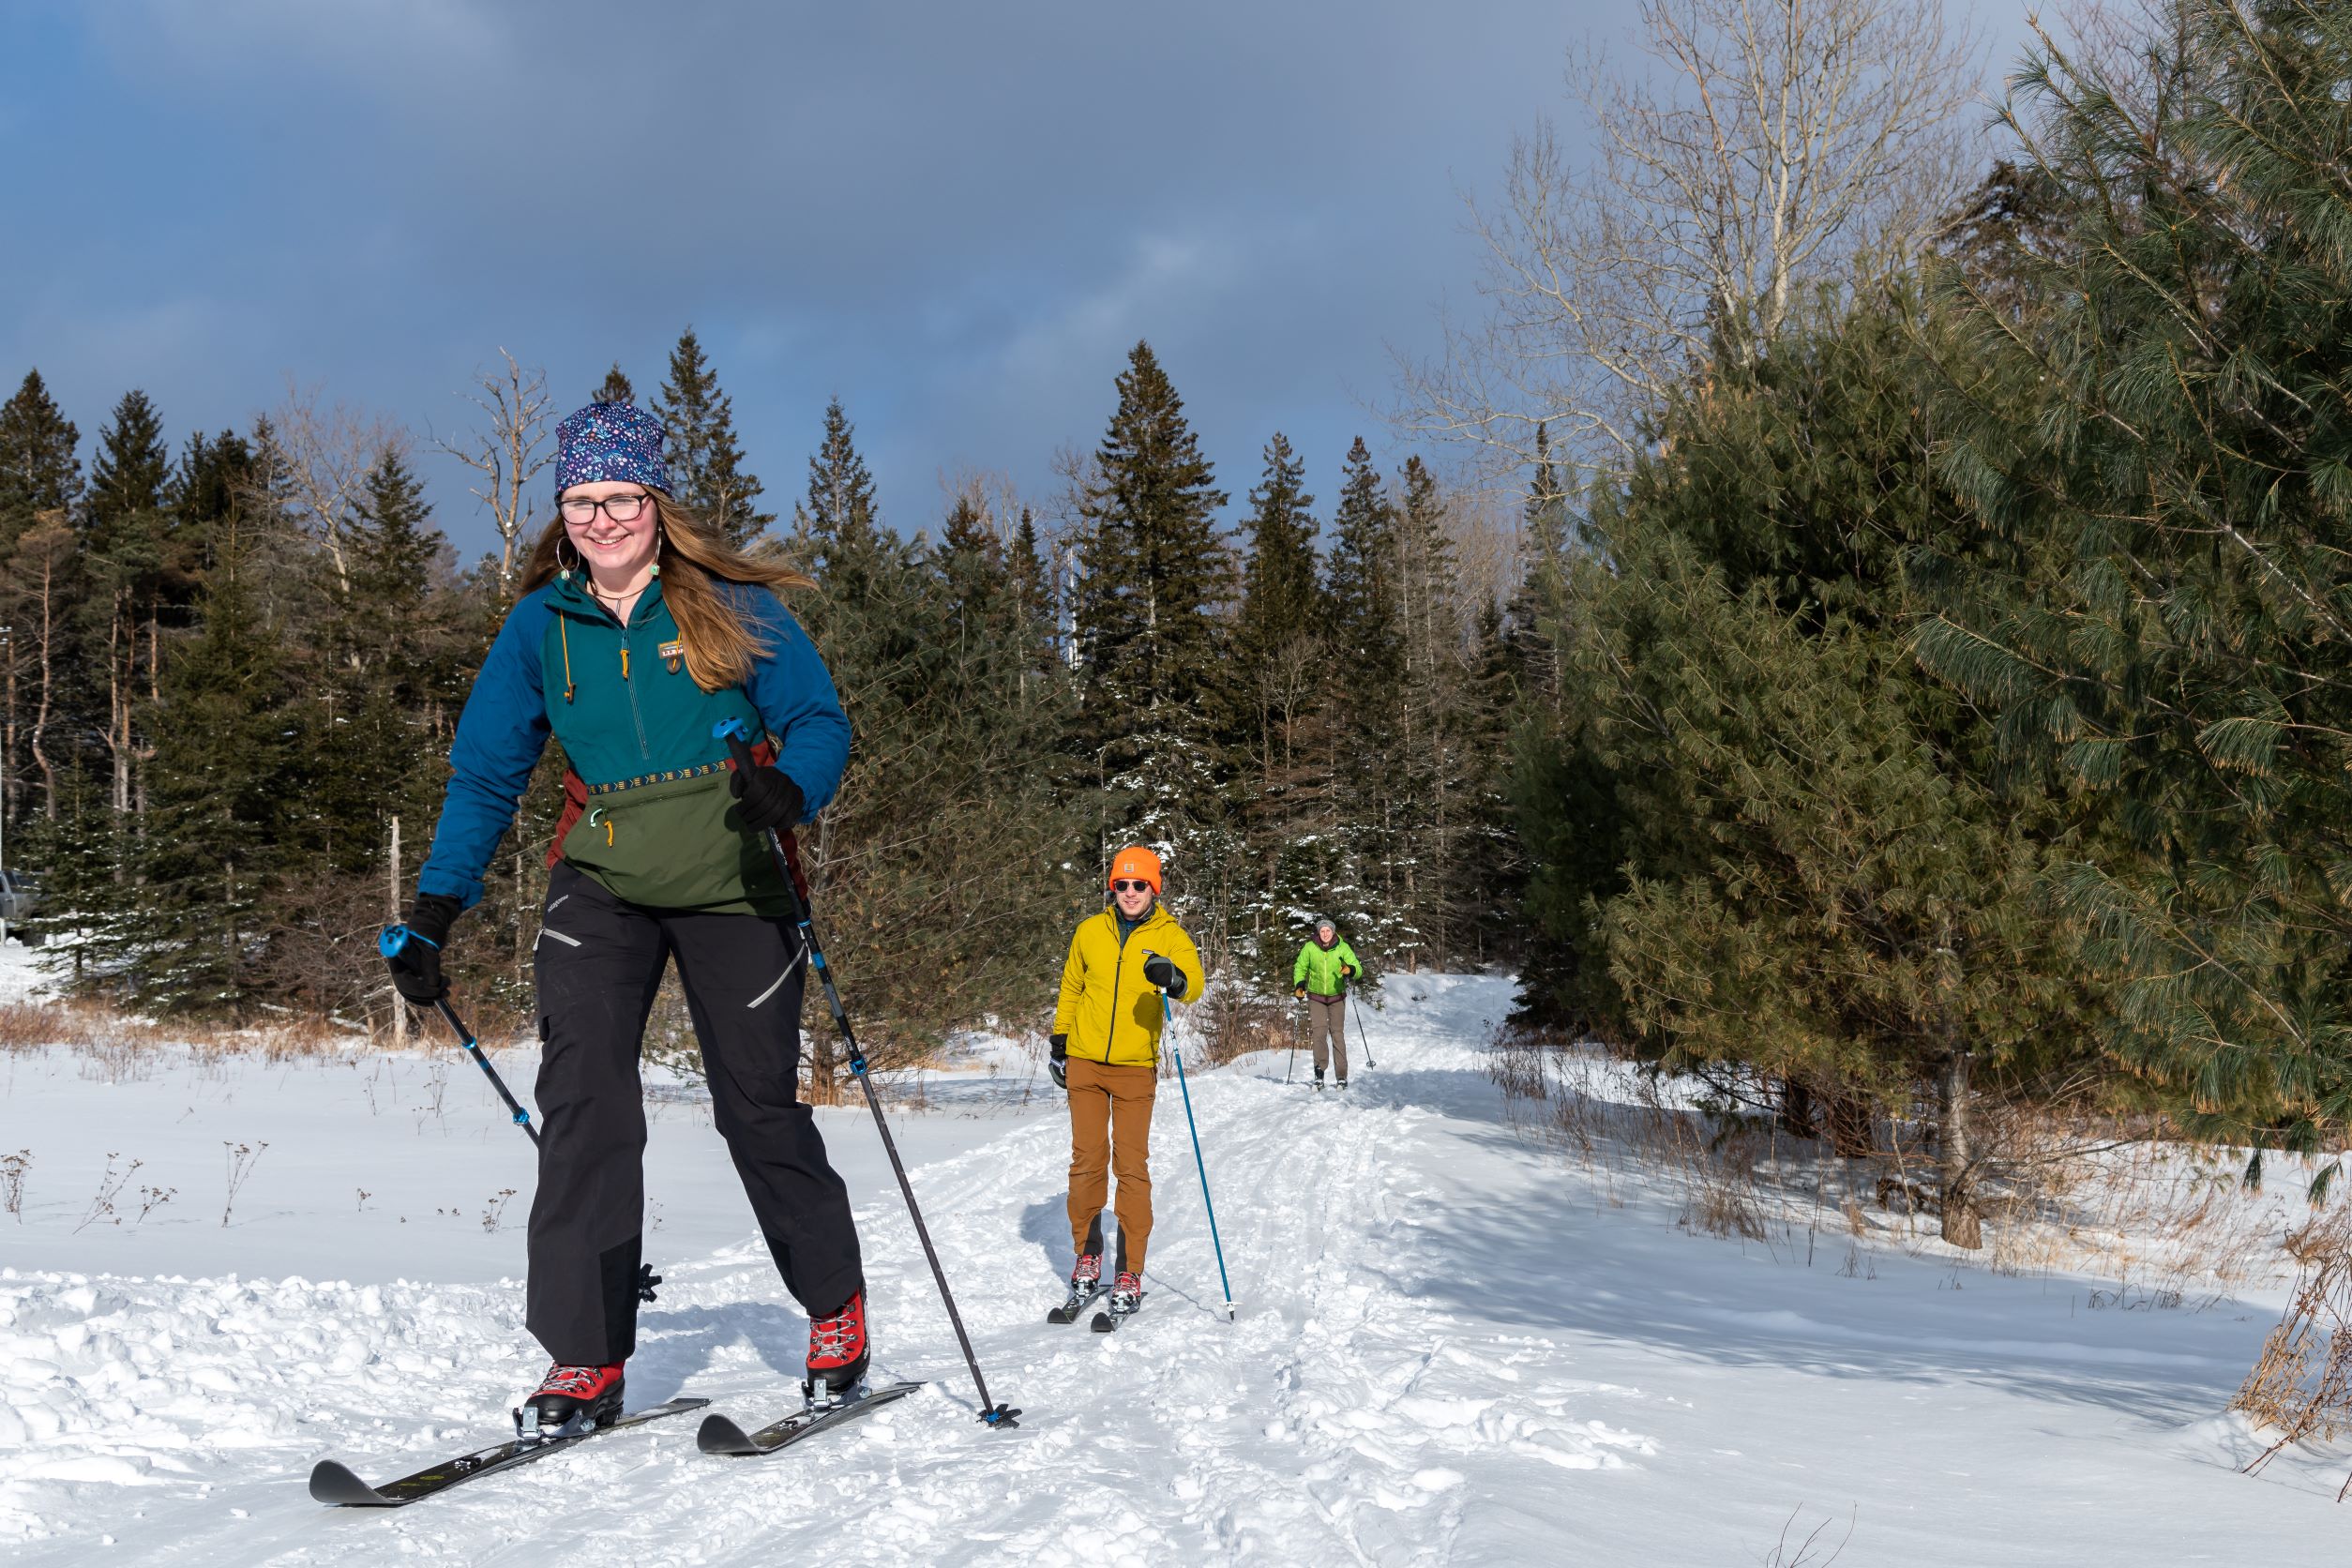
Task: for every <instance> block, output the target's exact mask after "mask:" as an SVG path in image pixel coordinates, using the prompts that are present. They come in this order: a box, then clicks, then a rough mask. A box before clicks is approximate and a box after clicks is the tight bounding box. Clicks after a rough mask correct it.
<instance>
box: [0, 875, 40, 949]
mask: <svg viewBox="0 0 2352 1568" xmlns="http://www.w3.org/2000/svg"><path fill="white" fill-rule="evenodd" d="M40 902H41V879H40V873H39V872H38V871H8V870H0V920H5V921H7V922H8V934H9V935H10V936H12V937H14V938H16V939H17V940H18V941H19V942H23V944H24V945H25V946H27V947H38V946H39V945H40V944H41V938H40V929H39V927H37V926H35V925H34V924H33V912H34V911H35V910H37V909H38V908H40Z"/></svg>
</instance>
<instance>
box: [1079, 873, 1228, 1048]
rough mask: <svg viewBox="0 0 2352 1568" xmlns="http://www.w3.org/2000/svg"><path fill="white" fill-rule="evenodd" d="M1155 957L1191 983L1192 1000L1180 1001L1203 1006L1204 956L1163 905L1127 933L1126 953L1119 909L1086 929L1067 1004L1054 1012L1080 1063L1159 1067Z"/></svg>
mask: <svg viewBox="0 0 2352 1568" xmlns="http://www.w3.org/2000/svg"><path fill="white" fill-rule="evenodd" d="M1153 953H1156V954H1158V955H1159V956H1160V957H1163V958H1166V959H1168V961H1169V962H1170V963H1172V964H1174V965H1175V966H1176V969H1177V972H1179V973H1180V974H1182V975H1183V976H1184V995H1182V996H1180V997H1175V998H1174V999H1173V1000H1175V1001H1178V1002H1184V1003H1191V1002H1194V1001H1196V1000H1198V999H1199V995H1200V988H1201V987H1202V986H1203V985H1204V984H1206V977H1205V976H1203V975H1202V973H1201V972H1200V950H1199V948H1197V947H1195V946H1194V945H1193V944H1192V938H1190V937H1188V936H1186V935H1184V927H1182V926H1179V925H1177V924H1176V920H1175V917H1174V916H1172V915H1170V914H1169V913H1168V911H1166V910H1165V909H1162V908H1161V907H1160V906H1159V904H1157V903H1156V902H1155V903H1153V906H1152V908H1151V909H1150V911H1149V912H1146V913H1145V914H1144V916H1143V920H1142V923H1141V924H1140V925H1138V926H1137V927H1136V928H1135V929H1134V930H1132V931H1130V932H1129V933H1127V941H1126V944H1125V945H1124V946H1122V945H1121V944H1120V942H1119V914H1118V912H1117V911H1116V910H1105V911H1103V912H1102V913H1100V914H1096V915H1090V916H1088V917H1087V918H1086V919H1084V920H1082V921H1080V922H1078V931H1077V933H1076V934H1075V935H1073V936H1072V937H1071V938H1070V957H1069V958H1068V960H1067V961H1065V962H1064V963H1063V966H1062V1001H1061V1003H1060V1004H1059V1005H1058V1006H1056V1007H1055V1008H1054V1010H1053V1032H1054V1033H1056V1034H1061V1035H1066V1036H1067V1037H1068V1038H1067V1041H1066V1045H1065V1048H1066V1049H1067V1050H1068V1051H1069V1053H1070V1054H1071V1055H1072V1056H1077V1057H1083V1058H1085V1059H1086V1060H1087V1061H1089V1062H1105V1063H1109V1064H1111V1065H1112V1066H1115V1067H1151V1066H1156V1065H1157V1064H1158V1063H1159V1059H1160V1024H1161V1021H1162V1019H1163V1017H1164V1014H1163V1012H1162V1009H1161V1007H1160V994H1159V992H1158V991H1157V990H1156V989H1155V988H1153V985H1152V983H1151V982H1150V981H1149V980H1146V979H1145V978H1144V977H1143V966H1144V963H1145V962H1146V961H1147V959H1148V958H1149V956H1150V955H1152V954H1153Z"/></svg>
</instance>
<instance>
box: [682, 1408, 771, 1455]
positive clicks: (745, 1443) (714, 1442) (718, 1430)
mask: <svg viewBox="0 0 2352 1568" xmlns="http://www.w3.org/2000/svg"><path fill="white" fill-rule="evenodd" d="M694 1446H695V1447H697V1448H699V1449H701V1451H702V1452H703V1453H705V1454H728V1455H745V1454H757V1453H759V1452H760V1445H759V1444H758V1443H756V1442H753V1441H752V1440H751V1435H750V1434H749V1433H748V1432H746V1431H745V1430H744V1429H743V1428H742V1427H740V1426H738V1425H735V1424H734V1423H733V1422H731V1421H730V1420H728V1419H727V1418H726V1417H725V1416H723V1415H718V1414H716V1413H714V1414H711V1415H706V1416H704V1417H703V1418H702V1425H701V1426H700V1427H699V1428H697V1429H696V1431H695V1434H694Z"/></svg>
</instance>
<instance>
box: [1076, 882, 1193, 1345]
mask: <svg viewBox="0 0 2352 1568" xmlns="http://www.w3.org/2000/svg"><path fill="white" fill-rule="evenodd" d="M1109 881H1110V888H1109V891H1110V908H1108V909H1107V910H1105V911H1103V912H1102V913H1100V914H1096V915H1090V916H1088V917H1087V918H1086V919H1084V920H1082V921H1080V922H1079V923H1078V930H1077V931H1076V932H1075V933H1073V934H1072V936H1071V938H1070V954H1069V957H1067V958H1066V959H1064V960H1063V965H1062V1000H1061V1002H1060V1003H1059V1004H1058V1005H1056V1007H1055V1008H1054V1012H1053V1054H1052V1057H1051V1060H1050V1062H1049V1063H1048V1071H1050V1072H1051V1073H1052V1074H1053V1081H1054V1082H1056V1083H1058V1084H1060V1085H1061V1086H1062V1087H1063V1089H1064V1090H1066V1091H1068V1093H1069V1096H1070V1201H1069V1214H1070V1245H1071V1248H1072V1250H1074V1251H1075V1252H1076V1253H1077V1254H1078V1266H1077V1267H1076V1268H1073V1269H1072V1270H1071V1271H1070V1304H1071V1306H1072V1307H1075V1306H1076V1305H1077V1304H1079V1303H1081V1302H1083V1301H1086V1300H1089V1299H1092V1298H1093V1296H1094V1295H1095V1294H1097V1293H1098V1292H1099V1291H1100V1290H1101V1289H1102V1277H1103V1199H1104V1198H1105V1197H1106V1196H1108V1188H1109V1177H1110V1175H1111V1173H1112V1172H1113V1171H1116V1173H1117V1174H1118V1177H1119V1202H1118V1213H1119V1258H1118V1266H1117V1271H1116V1274H1117V1277H1116V1279H1115V1280H1114V1282H1113V1284H1112V1286H1111V1292H1110V1315H1111V1316H1112V1317H1113V1318H1123V1317H1125V1316H1126V1315H1127V1314H1128V1313H1130V1312H1133V1311H1134V1310H1135V1309H1136V1307H1137V1305H1138V1304H1140V1303H1141V1302H1142V1300H1143V1253H1144V1248H1145V1246H1146V1245H1147V1244H1149V1243H1150V1241H1151V1239H1152V1171H1151V1158H1152V1148H1151V1143H1152V1104H1153V1098H1154V1096H1155V1094H1156V1093H1157V1091H1158V1088H1159V1061H1160V1026H1161V1024H1162V1023H1163V1022H1165V1021H1166V1018H1167V1014H1168V1007H1167V1003H1164V1002H1162V1001H1161V1000H1160V999H1161V998H1162V997H1163V996H1168V997H1172V998H1174V999H1175V1000H1176V1001H1178V1002H1186V1003H1188V1002H1191V1001H1192V1000H1193V999H1195V998H1197V997H1199V995H1200V988H1201V985H1202V984H1203V976H1202V974H1201V972H1200V952H1199V949H1198V948H1196V947H1195V946H1194V945H1193V942H1192V938H1190V937H1188V936H1186V935H1185V934H1184V927H1181V926H1179V925H1177V924H1176V920H1175V917H1174V916H1173V915H1171V914H1169V913H1168V911H1167V910H1165V909H1163V908H1161V907H1160V903H1159V894H1160V857H1159V856H1158V855H1156V854H1153V852H1151V851H1150V850H1147V849H1145V848H1144V847H1143V846H1142V845H1140V844H1131V845H1129V846H1128V847H1127V848H1125V849H1123V850H1121V851H1120V852H1118V854H1116V855H1115V856H1113V857H1112V859H1111V862H1110V879H1109Z"/></svg>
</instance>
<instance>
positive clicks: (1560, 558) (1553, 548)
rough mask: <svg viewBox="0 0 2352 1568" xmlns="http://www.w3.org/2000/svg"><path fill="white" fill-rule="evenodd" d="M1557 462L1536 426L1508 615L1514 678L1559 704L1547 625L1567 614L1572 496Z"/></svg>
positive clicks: (1554, 649)
mask: <svg viewBox="0 0 2352 1568" xmlns="http://www.w3.org/2000/svg"><path fill="white" fill-rule="evenodd" d="M1563 483H1564V480H1563V477H1562V475H1560V471H1559V470H1558V469H1557V468H1555V467H1554V466H1553V464H1552V460H1551V439H1550V436H1549V434H1548V433H1547V431H1546V430H1545V427H1544V426H1543V425H1541V424H1539V425H1537V426H1536V427H1535V464H1534V469H1533V472H1532V473H1531V474H1530V475H1529V478H1528V489H1527V501H1526V503H1525V505H1524V506H1523V507H1522V508H1521V511H1520V515H1519V580H1518V585H1517V586H1516V587H1515V589H1514V590H1513V591H1512V595H1511V602H1510V604H1509V606H1508V607H1507V608H1506V609H1505V610H1504V611H1503V620H1504V623H1505V625H1504V629H1503V636H1504V639H1505V641H1506V646H1507V662H1508V664H1509V667H1510V673H1511V678H1512V680H1513V681H1514V682H1515V683H1516V684H1517V685H1518V686H1519V687H1520V688H1521V689H1523V690H1525V691H1526V692H1528V693H1529V694H1530V697H1531V698H1533V699H1534V700H1535V701H1542V702H1557V701H1559V698H1560V680H1561V671H1560V644H1559V641H1558V640H1557V639H1556V638H1554V637H1553V635H1552V633H1551V631H1550V629H1549V626H1547V622H1548V620H1549V619H1550V617H1551V616H1552V615H1553V614H1555V613H1558V612H1560V611H1564V610H1565V608H1566V607H1565V604H1564V603H1563V601H1562V598H1561V590H1562V588H1563V586H1564V585H1565V582H1566V576H1565V574H1566V571H1567V566H1568V545H1569V521H1568V497H1567V495H1566V493H1565V492H1564V491H1563V490H1562V489H1561V486H1562V484H1563Z"/></svg>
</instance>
